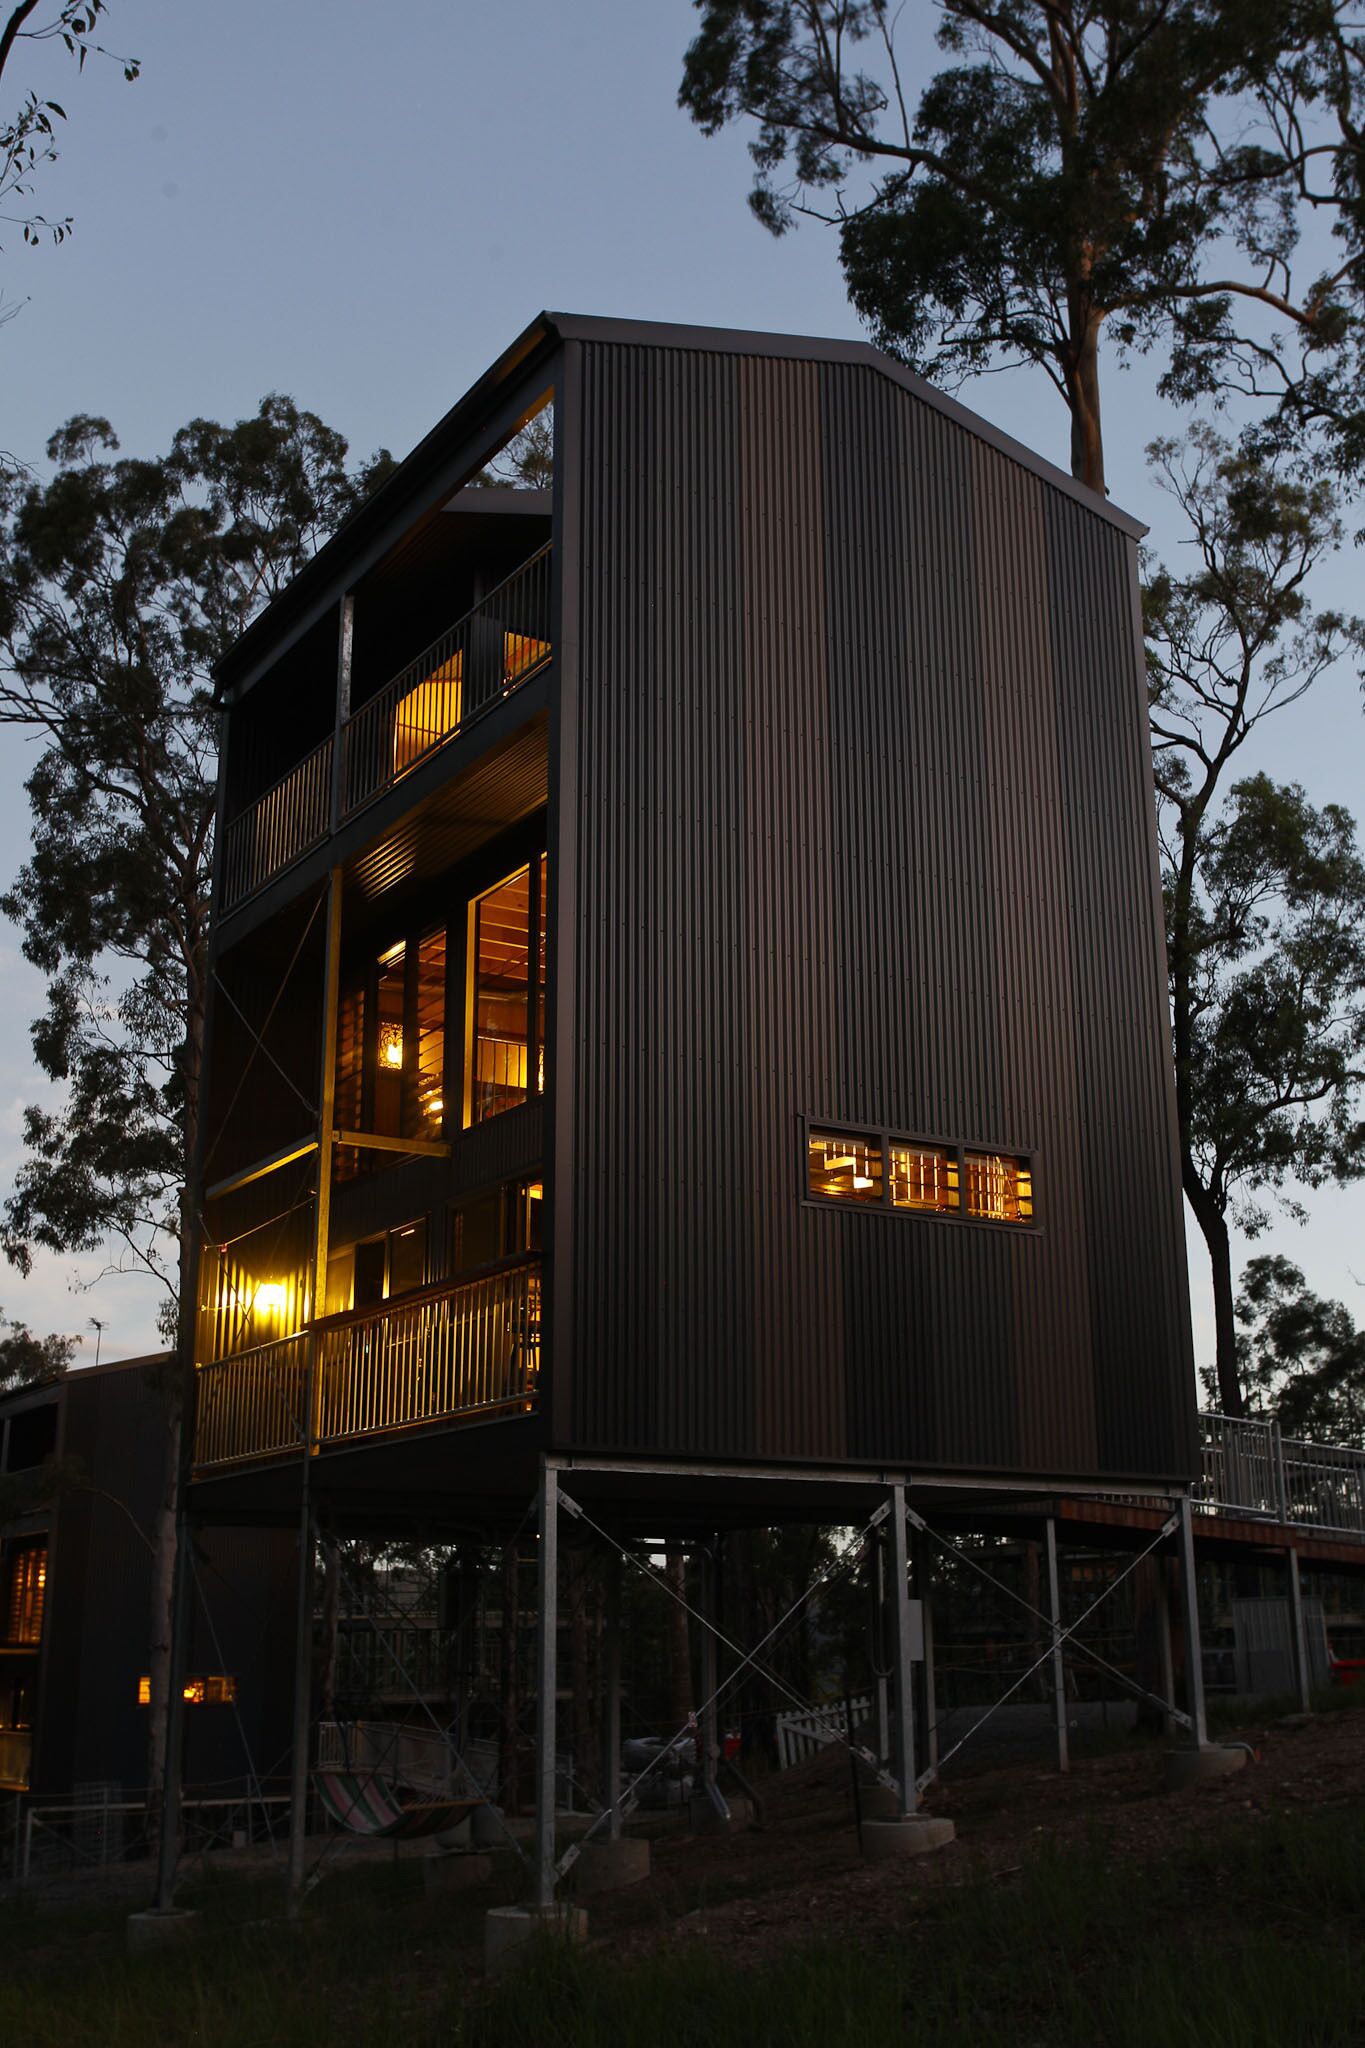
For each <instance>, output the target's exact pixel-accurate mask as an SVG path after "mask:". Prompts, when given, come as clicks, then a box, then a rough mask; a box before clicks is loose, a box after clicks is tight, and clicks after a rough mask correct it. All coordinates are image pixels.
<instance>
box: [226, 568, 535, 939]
mask: <svg viewBox="0 0 1365 2048" xmlns="http://www.w3.org/2000/svg"><path fill="white" fill-rule="evenodd" d="M550 556H551V548H550V544H549V543H548V542H547V543H546V545H545V546H544V547H543V548H541V549H540V550H539V551H538V552H537V553H536V554H534V555H532V556H531V558H530V560H529V561H527V562H524V563H523V564H522V565H521V567H520V568H519V569H516V570H514V571H513V573H512V575H510V576H509V577H508V578H507V579H506V581H505V582H503V583H500V584H499V585H498V587H497V589H496V590H492V591H490V592H489V594H488V596H487V597H485V598H482V599H481V600H480V601H479V603H478V604H476V605H475V606H474V608H473V609H472V610H471V611H468V612H466V613H465V615H464V617H463V618H461V619H459V620H457V622H456V623H455V624H454V625H453V626H451V627H449V628H448V629H447V631H446V632H444V633H443V634H442V635H441V636H440V638H439V639H438V640H435V641H433V642H432V644H431V645H430V646H429V647H427V648H424V649H423V651H422V653H421V654H420V655H418V656H417V658H416V660H415V661H411V662H409V663H408V664H407V666H406V667H405V668H404V669H402V670H400V672H399V673H398V674H397V675H396V676H394V677H393V678H392V680H391V681H389V682H388V683H386V684H385V685H384V687H383V688H382V689H381V690H379V691H377V692H376V694H375V695H374V696H373V697H371V698H370V699H369V700H368V701H367V702H366V703H364V704H362V705H361V706H360V707H359V708H358V710H357V711H356V712H355V713H354V714H353V715H352V716H351V717H350V718H348V719H347V720H346V722H345V724H344V725H343V726H342V728H341V734H340V744H341V759H340V764H339V765H340V772H339V773H338V772H337V763H336V762H335V760H334V751H335V746H334V741H333V739H332V737H331V736H330V735H329V737H328V738H327V739H325V740H323V741H322V742H321V744H320V745H318V746H316V747H315V748H314V749H313V751H312V753H310V754H308V755H307V756H305V758H304V759H303V760H302V761H300V762H298V764H297V765H296V766H295V767H293V768H291V769H290V770H289V773H288V774H287V775H284V776H282V777H281V778H280V780H279V781H278V782H276V783H274V784H273V785H272V786H271V787H270V788H269V789H268V790H267V791H266V792H265V794H264V795H263V796H260V797H258V798H257V799H256V801H255V802H254V803H253V804H251V805H250V806H249V807H248V808H247V809H246V810H245V811H242V812H241V813H240V814H239V815H238V816H237V817H235V818H234V819H232V821H231V822H230V823H229V824H228V825H227V826H225V828H224V832H223V848H222V859H221V876H222V886H221V899H220V900H221V907H222V909H223V910H224V911H228V910H234V909H236V907H237V905H238V904H240V903H243V902H245V901H246V899H247V897H249V896H253V895H254V894H255V893H256V891H257V890H258V889H262V888H264V887H265V885H266V883H267V882H270V881H273V880H274V878H275V876H276V875H279V874H282V873H283V872H284V870H285V869H286V868H287V867H290V866H292V864H293V863H294V862H295V861H296V860H301V859H302V858H303V856H304V854H306V853H310V852H311V851H312V849H313V848H314V847H315V846H319V845H321V843H322V841H323V840H324V839H326V838H327V836H328V834H329V832H332V831H335V830H336V828H337V827H338V826H339V825H340V824H341V823H343V822H344V820H346V819H347V818H350V817H353V816H354V815H355V813H356V812H358V811H360V810H363V809H364V807H365V805H366V804H369V803H372V802H373V801H374V800H375V799H376V798H377V797H380V796H383V795H385V794H386V792H387V791H389V790H391V789H393V788H394V787H395V786H396V785H397V784H398V783H399V782H401V781H402V779H403V777H404V776H405V775H408V774H409V773H411V771H412V770H413V769H414V768H416V767H417V766H418V765H419V764H420V763H421V762H423V761H426V760H429V759H430V757H431V756H432V755H433V754H434V753H435V752H436V751H437V750H438V749H439V748H440V747H443V746H444V745H445V744H446V743H447V741H449V740H452V739H454V738H456V737H457V735H458V734H460V733H463V732H467V731H468V730H469V728H470V727H471V725H473V724H474V723H475V722H476V721H477V720H478V719H479V718H480V717H481V716H482V715H483V714H484V713H485V712H487V711H489V710H491V709H492V707H493V706H494V705H495V704H499V703H501V702H502V701H503V699H504V698H506V697H510V696H512V695H513V693H514V692H515V691H517V690H519V689H520V688H521V686H522V684H523V683H525V682H527V681H528V680H529V679H530V677H531V676H533V675H535V674H536V673H537V672H538V671H539V670H540V669H542V668H543V667H544V666H545V665H546V663H547V662H548V661H549V659H550V656H551V653H552V648H551V644H550Z"/></svg>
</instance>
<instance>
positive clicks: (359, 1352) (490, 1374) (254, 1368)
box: [194, 1259, 540, 1473]
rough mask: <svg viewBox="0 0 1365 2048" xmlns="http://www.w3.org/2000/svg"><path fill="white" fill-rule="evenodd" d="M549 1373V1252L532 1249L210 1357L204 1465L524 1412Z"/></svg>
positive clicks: (202, 1392)
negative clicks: (543, 1268)
mask: <svg viewBox="0 0 1365 2048" xmlns="http://www.w3.org/2000/svg"><path fill="white" fill-rule="evenodd" d="M539 1375H540V1261H539V1260H538V1259H537V1260H527V1259H522V1260H519V1261H518V1262H517V1263H516V1264H515V1265H510V1266H504V1267H500V1268H499V1269H498V1270H497V1271H496V1272H493V1273H487V1274H485V1275H483V1276H482V1277H481V1278H479V1279H476V1280H462V1281H445V1282H443V1283H442V1284H440V1285H439V1286H436V1287H427V1288H423V1289H422V1291H421V1292H420V1293H417V1294H412V1295H409V1296H406V1297H405V1298H403V1299H401V1300H399V1301H397V1302H393V1303H386V1304H385V1305H384V1306H382V1307H379V1308H372V1309H358V1310H353V1311H352V1312H351V1313H350V1314H348V1315H342V1316H328V1317H326V1318H325V1319H324V1320H322V1321H320V1322H318V1323H316V1324H315V1325H313V1326H312V1327H311V1328H309V1329H306V1330H299V1331H296V1332H295V1333H294V1334H293V1335H292V1336H289V1337H283V1338H280V1339H279V1340H278V1341H277V1342H275V1343H272V1344H260V1345H257V1346H256V1348H255V1349H254V1350H251V1351H243V1352H239V1353H237V1354H236V1355H234V1356H232V1357H230V1358H223V1359H219V1360H218V1361H217V1362H216V1363H214V1364H212V1365H206V1366H201V1367H200V1370H199V1380H198V1412H197V1418H196V1428H195V1442H194V1461H195V1467H196V1470H197V1471H199V1472H201V1473H202V1472H205V1471H208V1470H212V1469H215V1468H218V1467H222V1466H225V1465H236V1464H242V1463H245V1462H247V1461H250V1460H256V1459H260V1458H268V1457H271V1456H274V1455H277V1454H280V1453H284V1452H291V1451H292V1452H294V1453H295V1454H297V1453H298V1452H299V1451H300V1450H301V1449H302V1447H303V1445H304V1444H305V1443H306V1444H307V1445H308V1448H309V1449H310V1450H311V1451H318V1450H323V1449H325V1448H326V1447H327V1446H328V1445H331V1444H341V1443H354V1442H355V1441H356V1440H357V1439H358V1438H362V1437H368V1436H378V1435H380V1434H382V1433H383V1432H385V1431H388V1430H396V1429H409V1428H413V1427H415V1426H420V1425H423V1424H427V1423H436V1422H451V1421H457V1420H459V1419H461V1418H465V1417H467V1418H470V1419H475V1418H479V1419H487V1418H489V1417H492V1416H495V1415H499V1414H525V1413H527V1412H528V1411H529V1410H531V1409H532V1408H534V1406H535V1401H536V1387H537V1382H538V1380H539Z"/></svg>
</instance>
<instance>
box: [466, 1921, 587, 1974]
mask: <svg viewBox="0 0 1365 2048" xmlns="http://www.w3.org/2000/svg"><path fill="white" fill-rule="evenodd" d="M546 1938H549V1939H550V1940H554V1941H586V1940H587V1938H588V1916H587V1914H586V1913H585V1912H584V1911H583V1908H582V1907H581V1906H564V1905H559V1904H556V1905H553V1906H494V1907H492V1908H491V1910H490V1911H489V1912H487V1913H486V1914H485V1915H484V1922H483V1964H484V1968H485V1969H486V1970H487V1972H488V1974H489V1976H490V1977H493V1976H496V1975H497V1973H498V1971H499V1970H501V1969H503V1968H504V1967H505V1966H506V1965H507V1964H508V1963H509V1962H510V1961H511V1960H512V1959H513V1957H514V1956H515V1955H516V1952H517V1950H518V1949H520V1948H524V1947H525V1945H526V1943H527V1942H528V1941H537V1940H544V1939H546Z"/></svg>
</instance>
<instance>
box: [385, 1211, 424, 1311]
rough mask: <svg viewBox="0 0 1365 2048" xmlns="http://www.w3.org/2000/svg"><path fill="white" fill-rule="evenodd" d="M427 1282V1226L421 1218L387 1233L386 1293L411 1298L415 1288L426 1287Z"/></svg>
mask: <svg viewBox="0 0 1365 2048" xmlns="http://www.w3.org/2000/svg"><path fill="white" fill-rule="evenodd" d="M426 1279H427V1226H426V1219H425V1217H423V1218H420V1219H419V1220H418V1221H417V1222H416V1223H405V1224H404V1225H403V1227H402V1229H401V1230H393V1231H390V1233H389V1293H390V1295H394V1294H411V1292H412V1290H413V1289H414V1287H425V1285H426Z"/></svg>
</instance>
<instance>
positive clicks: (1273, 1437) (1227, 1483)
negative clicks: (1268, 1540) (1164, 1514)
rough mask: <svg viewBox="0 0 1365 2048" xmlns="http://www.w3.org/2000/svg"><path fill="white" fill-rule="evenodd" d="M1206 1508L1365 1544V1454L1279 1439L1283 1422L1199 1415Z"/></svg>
mask: <svg viewBox="0 0 1365 2048" xmlns="http://www.w3.org/2000/svg"><path fill="white" fill-rule="evenodd" d="M1199 1432H1200V1439H1201V1448H1202V1454H1203V1474H1202V1478H1201V1481H1200V1485H1199V1487H1198V1489H1197V1492H1198V1498H1199V1500H1200V1501H1201V1503H1202V1504H1203V1505H1204V1506H1205V1507H1210V1508H1216V1509H1221V1510H1223V1511H1224V1512H1226V1513H1230V1514H1241V1515H1247V1516H1251V1517H1253V1518H1255V1519H1257V1520H1266V1521H1272V1522H1283V1523H1286V1524H1289V1525H1291V1526H1297V1527H1302V1528H1310V1529H1322V1530H1325V1531H1330V1532H1331V1533H1332V1534H1334V1535H1338V1536H1354V1537H1358V1538H1360V1539H1362V1540H1365V1450H1357V1449H1355V1448H1353V1447H1351V1446H1350V1445H1344V1444H1314V1443H1306V1442H1303V1441H1302V1440H1300V1439H1298V1438H1295V1437H1286V1436H1281V1434H1280V1426H1279V1424H1278V1423H1277V1422H1264V1421H1261V1420H1259V1419H1258V1418H1255V1417H1250V1416H1232V1415H1201V1416H1200V1418H1199Z"/></svg>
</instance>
